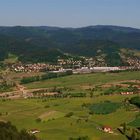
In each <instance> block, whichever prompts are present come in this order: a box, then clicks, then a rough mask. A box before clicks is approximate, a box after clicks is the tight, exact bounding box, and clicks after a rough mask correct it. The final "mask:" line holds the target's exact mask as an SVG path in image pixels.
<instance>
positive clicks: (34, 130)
mask: <svg viewBox="0 0 140 140" xmlns="http://www.w3.org/2000/svg"><path fill="white" fill-rule="evenodd" d="M39 132H40V131H39V130H38V129H31V130H30V131H29V133H30V134H36V133H39Z"/></svg>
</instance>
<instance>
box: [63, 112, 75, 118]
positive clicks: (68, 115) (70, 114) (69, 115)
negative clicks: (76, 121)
mask: <svg viewBox="0 0 140 140" xmlns="http://www.w3.org/2000/svg"><path fill="white" fill-rule="evenodd" d="M73 114H74V113H73V112H69V113H67V114H66V115H65V117H71V116H73Z"/></svg>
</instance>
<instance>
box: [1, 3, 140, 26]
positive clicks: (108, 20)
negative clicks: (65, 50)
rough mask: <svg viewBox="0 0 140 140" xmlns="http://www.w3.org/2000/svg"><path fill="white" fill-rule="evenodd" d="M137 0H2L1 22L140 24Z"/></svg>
mask: <svg viewBox="0 0 140 140" xmlns="http://www.w3.org/2000/svg"><path fill="white" fill-rule="evenodd" d="M139 5H140V1H138V0H133V1H132V0H123V1H122V0H117V1H113V0H24V1H19V0H5V1H2V0H0V21H1V22H0V26H53V27H72V28H77V27H85V26H95V25H114V26H124V27H133V28H140V19H139V18H138V17H139V13H140V8H139Z"/></svg>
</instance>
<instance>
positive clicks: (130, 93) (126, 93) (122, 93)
mask: <svg viewBox="0 0 140 140" xmlns="http://www.w3.org/2000/svg"><path fill="white" fill-rule="evenodd" d="M132 94H134V92H121V95H132Z"/></svg>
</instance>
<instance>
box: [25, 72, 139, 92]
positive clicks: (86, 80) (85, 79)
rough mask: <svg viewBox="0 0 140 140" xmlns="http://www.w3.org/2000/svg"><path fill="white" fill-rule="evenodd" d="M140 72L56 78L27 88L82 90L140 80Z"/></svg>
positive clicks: (35, 83) (31, 84)
mask: <svg viewBox="0 0 140 140" xmlns="http://www.w3.org/2000/svg"><path fill="white" fill-rule="evenodd" d="M139 75H140V71H134V72H120V73H94V74H83V75H72V76H66V77H61V78H54V79H50V80H46V81H41V82H34V83H30V84H26V85H25V86H26V87H27V88H30V89H33V88H47V87H55V86H56V87H64V86H65V87H72V88H76V89H77V88H79V87H80V88H81V87H85V86H92V85H93V86H95V85H100V84H105V83H110V84H112V83H113V82H118V81H122V82H123V81H127V80H140V76H139Z"/></svg>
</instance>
